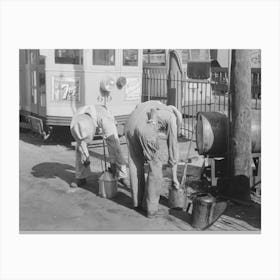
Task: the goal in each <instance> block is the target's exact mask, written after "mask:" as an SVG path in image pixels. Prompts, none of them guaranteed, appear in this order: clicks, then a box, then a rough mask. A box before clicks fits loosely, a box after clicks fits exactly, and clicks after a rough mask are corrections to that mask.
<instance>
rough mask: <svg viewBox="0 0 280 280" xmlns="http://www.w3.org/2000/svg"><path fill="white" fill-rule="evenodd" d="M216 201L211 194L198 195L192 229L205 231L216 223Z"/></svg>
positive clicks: (194, 204) (194, 207)
mask: <svg viewBox="0 0 280 280" xmlns="http://www.w3.org/2000/svg"><path fill="white" fill-rule="evenodd" d="M215 205H216V199H215V197H213V196H212V195H210V194H207V193H201V194H197V195H196V197H195V198H194V200H193V210H192V227H194V228H197V229H205V228H207V227H208V226H209V225H211V223H212V222H213V221H214V209H215Z"/></svg>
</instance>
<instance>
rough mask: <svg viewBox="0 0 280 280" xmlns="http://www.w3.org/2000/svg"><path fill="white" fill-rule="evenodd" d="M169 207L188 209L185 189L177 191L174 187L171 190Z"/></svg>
mask: <svg viewBox="0 0 280 280" xmlns="http://www.w3.org/2000/svg"><path fill="white" fill-rule="evenodd" d="M168 203H169V207H170V208H172V209H178V210H179V209H184V208H186V194H185V190H184V189H183V188H180V189H178V190H176V189H175V188H173V187H172V186H171V187H170V188H169V196H168Z"/></svg>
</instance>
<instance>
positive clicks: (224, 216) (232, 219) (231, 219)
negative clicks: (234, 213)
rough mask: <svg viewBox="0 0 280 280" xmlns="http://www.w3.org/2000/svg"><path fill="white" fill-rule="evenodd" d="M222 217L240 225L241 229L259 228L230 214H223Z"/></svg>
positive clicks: (235, 224)
mask: <svg viewBox="0 0 280 280" xmlns="http://www.w3.org/2000/svg"><path fill="white" fill-rule="evenodd" d="M221 218H222V219H223V220H225V221H228V222H231V223H232V224H233V225H234V226H236V227H237V226H238V227H239V228H240V230H259V229H258V228H255V227H253V226H251V225H249V224H248V223H246V222H245V221H242V220H239V219H236V218H233V217H230V216H226V215H223V216H222V217H221Z"/></svg>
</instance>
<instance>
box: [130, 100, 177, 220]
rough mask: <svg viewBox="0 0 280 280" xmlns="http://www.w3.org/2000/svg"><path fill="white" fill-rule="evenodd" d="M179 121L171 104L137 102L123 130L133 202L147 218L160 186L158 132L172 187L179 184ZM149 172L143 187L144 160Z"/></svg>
mask: <svg viewBox="0 0 280 280" xmlns="http://www.w3.org/2000/svg"><path fill="white" fill-rule="evenodd" d="M181 121H182V115H181V113H180V112H179V111H178V110H177V109H176V108H175V107H174V106H166V105H164V104H163V103H161V102H159V101H147V102H144V103H141V104H139V105H137V107H136V108H135V110H134V111H133V112H132V114H131V115H130V117H129V119H128V121H127V123H126V127H125V133H126V137H127V142H128V148H129V156H130V157H129V171H130V185H131V191H132V199H133V206H134V207H135V208H138V209H141V210H144V211H146V210H147V216H148V217H149V218H152V217H155V216H157V214H158V204H159V197H160V190H161V186H162V159H161V157H160V149H159V132H160V131H162V130H164V131H165V133H166V134H167V145H168V155H169V158H168V163H169V165H170V166H171V168H172V181H173V187H175V188H176V189H178V188H179V182H178V179H177V162H178V157H179V155H178V142H177V133H178V129H179V127H180V123H181ZM145 162H146V163H148V167H149V173H148V178H147V184H146V187H145V177H144V163H145Z"/></svg>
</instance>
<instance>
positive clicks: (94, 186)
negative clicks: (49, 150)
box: [31, 162, 132, 209]
mask: <svg viewBox="0 0 280 280" xmlns="http://www.w3.org/2000/svg"><path fill="white" fill-rule="evenodd" d="M31 174H32V175H33V176H34V177H36V178H43V179H51V178H60V179H61V180H63V181H65V182H66V183H67V184H68V185H70V184H71V183H72V182H73V181H74V180H75V168H74V166H72V165H69V164H62V163H59V162H44V163H40V164H37V165H35V166H33V167H32V171H31ZM100 176H101V172H91V175H90V177H89V178H88V179H87V184H86V185H85V186H83V187H82V189H84V190H86V191H89V192H92V193H93V194H95V195H98V178H99V177H100ZM69 187H70V186H69ZM118 188H119V192H118V193H117V195H116V196H115V197H114V198H112V199H111V200H112V201H114V202H115V203H118V204H120V205H122V206H125V207H127V208H129V209H131V208H132V207H131V205H132V203H131V197H130V189H129V188H127V187H125V186H124V185H122V184H120V183H119V184H118Z"/></svg>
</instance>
